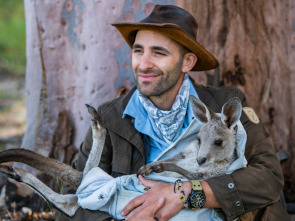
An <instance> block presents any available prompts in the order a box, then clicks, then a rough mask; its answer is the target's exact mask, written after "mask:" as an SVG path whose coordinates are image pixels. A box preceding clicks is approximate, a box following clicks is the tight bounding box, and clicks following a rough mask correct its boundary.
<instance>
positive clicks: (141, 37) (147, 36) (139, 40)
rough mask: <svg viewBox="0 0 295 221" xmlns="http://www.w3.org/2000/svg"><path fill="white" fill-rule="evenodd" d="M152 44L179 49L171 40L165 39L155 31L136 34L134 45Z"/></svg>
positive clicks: (142, 31)
mask: <svg viewBox="0 0 295 221" xmlns="http://www.w3.org/2000/svg"><path fill="white" fill-rule="evenodd" d="M143 43H145V44H150V45H152V44H154V45H157V46H162V47H175V46H176V47H180V46H179V43H177V42H176V41H175V40H173V39H172V38H169V37H167V36H166V35H163V34H161V33H159V32H156V31H151V30H139V31H138V32H137V34H136V38H135V41H134V44H143Z"/></svg>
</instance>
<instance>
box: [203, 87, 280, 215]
mask: <svg viewBox="0 0 295 221" xmlns="http://www.w3.org/2000/svg"><path fill="white" fill-rule="evenodd" d="M236 96H238V97H239V98H240V99H241V101H242V105H243V107H246V106H248V105H247V102H246V100H245V96H244V95H243V94H242V92H240V91H236ZM241 121H242V124H243V126H244V128H245V130H246V132H247V143H246V150H245V156H246V159H247V161H248V166H247V167H245V168H242V169H239V170H237V171H235V172H233V173H232V174H227V175H223V176H220V177H215V178H210V179H208V180H207V182H208V184H209V185H210V187H211V189H212V190H213V192H214V194H215V196H216V198H217V200H218V202H219V203H220V205H221V207H222V210H223V212H224V213H225V215H226V216H227V218H228V219H230V220H231V219H234V218H236V217H238V216H241V215H242V214H244V213H245V212H249V211H253V210H256V209H261V208H264V207H266V206H268V205H270V204H272V203H274V202H277V201H278V199H279V194H280V192H281V191H282V188H283V183H284V181H283V175H282V171H281V166H280V163H279V160H278V159H277V155H276V151H275V148H274V145H273V143H272V140H271V138H270V137H269V135H268V134H267V133H266V131H265V129H264V127H263V125H262V123H261V122H259V123H258V124H255V123H252V122H251V121H250V120H249V119H248V117H247V116H246V115H245V114H244V113H243V114H242V117H241Z"/></svg>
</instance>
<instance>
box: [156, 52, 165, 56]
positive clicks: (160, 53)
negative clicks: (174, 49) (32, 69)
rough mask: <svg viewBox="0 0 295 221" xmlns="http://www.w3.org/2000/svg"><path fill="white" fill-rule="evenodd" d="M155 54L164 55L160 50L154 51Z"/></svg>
mask: <svg viewBox="0 0 295 221" xmlns="http://www.w3.org/2000/svg"><path fill="white" fill-rule="evenodd" d="M155 54H156V55H161V56H164V55H165V54H164V53H163V52H162V51H156V52H155Z"/></svg>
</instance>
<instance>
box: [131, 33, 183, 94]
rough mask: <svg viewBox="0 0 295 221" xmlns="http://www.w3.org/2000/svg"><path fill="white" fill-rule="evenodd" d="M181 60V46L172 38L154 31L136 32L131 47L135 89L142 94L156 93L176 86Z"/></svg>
mask: <svg viewBox="0 0 295 221" xmlns="http://www.w3.org/2000/svg"><path fill="white" fill-rule="evenodd" d="M182 63H183V54H181V46H180V45H178V43H176V42H175V41H174V40H172V39H170V38H168V37H166V36H165V35H162V34H160V33H158V32H154V31H147V30H142V31H138V33H137V35H136V39H135V42H134V44H133V49H132V67H133V72H134V76H135V81H136V84H137V88H138V90H139V91H140V92H141V93H142V94H143V95H145V96H159V95H163V94H164V93H165V92H169V91H171V90H173V89H177V88H176V87H178V89H179V87H180V85H181V82H182V79H183V74H182ZM178 89H177V91H178Z"/></svg>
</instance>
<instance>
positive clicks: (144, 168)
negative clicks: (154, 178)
mask: <svg viewBox="0 0 295 221" xmlns="http://www.w3.org/2000/svg"><path fill="white" fill-rule="evenodd" d="M151 172H152V170H151V169H150V168H149V167H148V165H144V166H142V167H141V168H140V169H139V170H138V172H137V176H138V175H149V174H150V173H151Z"/></svg>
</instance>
